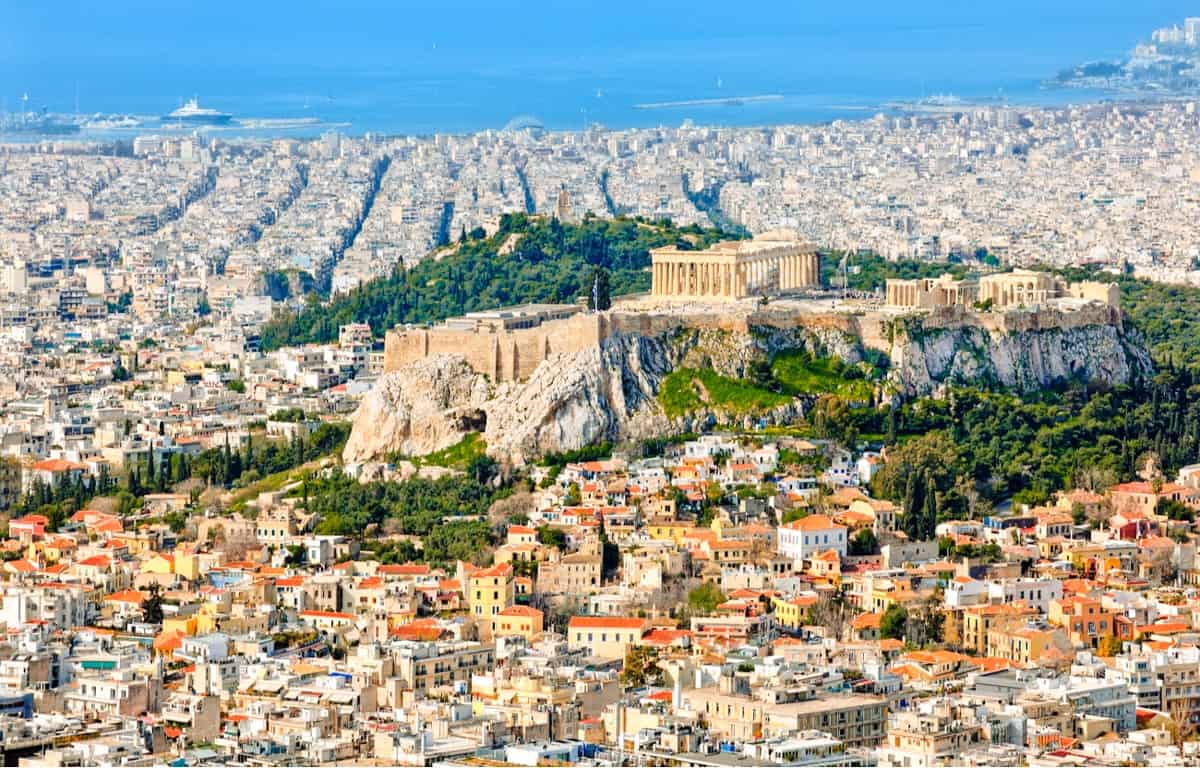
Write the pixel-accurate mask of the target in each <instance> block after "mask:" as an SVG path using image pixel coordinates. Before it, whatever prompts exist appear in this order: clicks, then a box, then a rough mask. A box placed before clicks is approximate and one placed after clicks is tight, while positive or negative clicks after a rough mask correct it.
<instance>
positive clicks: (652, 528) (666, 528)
mask: <svg viewBox="0 0 1200 768" xmlns="http://www.w3.org/2000/svg"><path fill="white" fill-rule="evenodd" d="M645 531H646V533H648V534H650V538H652V539H655V540H657V541H673V542H675V546H677V547H681V546H683V540H684V539H685V538H686V537H687V536H689V535H690V534H693V533H695V532H696V526H694V525H692V524H691V523H675V522H669V523H668V522H651V523H649V524H648V525H647V526H646V527H645Z"/></svg>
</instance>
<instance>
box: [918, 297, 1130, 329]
mask: <svg viewBox="0 0 1200 768" xmlns="http://www.w3.org/2000/svg"><path fill="white" fill-rule="evenodd" d="M923 325H924V326H925V328H927V329H930V330H932V329H935V328H937V329H947V330H952V329H955V328H971V327H974V328H980V329H982V330H985V331H988V332H989V333H1023V332H1026V331H1043V330H1070V329H1072V328H1084V327H1087V326H1090V325H1113V326H1116V327H1118V328H1120V327H1121V310H1119V309H1117V308H1116V307H1113V306H1109V305H1101V304H1097V303H1091V304H1085V305H1083V306H1081V307H1079V308H1077V309H1071V310H1069V311H1068V310H1062V309H1057V308H1052V307H1051V308H1044V309H1015V310H1009V311H998V312H972V311H969V310H967V309H965V308H963V307H942V308H939V309H937V310H935V311H934V312H932V313H930V314H929V315H928V316H927V317H925V318H924V320H923Z"/></svg>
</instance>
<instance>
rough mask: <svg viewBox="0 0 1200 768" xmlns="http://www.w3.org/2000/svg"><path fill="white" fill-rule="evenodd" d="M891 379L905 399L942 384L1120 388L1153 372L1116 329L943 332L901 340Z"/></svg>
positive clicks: (1135, 346) (1132, 343) (925, 332)
mask: <svg viewBox="0 0 1200 768" xmlns="http://www.w3.org/2000/svg"><path fill="white" fill-rule="evenodd" d="M891 360H892V370H891V372H890V378H891V380H892V382H893V383H894V384H895V386H896V388H897V390H898V391H899V392H901V393H902V394H904V395H906V396H919V395H925V394H929V393H930V392H932V391H933V390H934V389H936V388H937V387H939V386H941V385H942V384H966V385H971V386H999V387H1004V388H1007V389H1013V390H1017V391H1020V392H1029V391H1032V390H1036V389H1041V388H1045V387H1048V386H1051V385H1053V384H1055V383H1059V382H1063V381H1070V380H1076V381H1084V382H1091V381H1099V382H1104V383H1108V384H1117V383H1124V382H1128V381H1130V380H1131V379H1132V378H1134V376H1135V375H1137V374H1139V373H1145V372H1148V371H1150V370H1151V369H1152V364H1151V362H1150V358H1149V355H1147V354H1146V352H1145V350H1144V349H1143V348H1142V347H1141V346H1140V345H1139V344H1138V343H1136V341H1135V340H1134V339H1131V338H1130V337H1129V336H1126V335H1125V334H1124V333H1123V332H1122V331H1121V330H1120V329H1119V328H1117V327H1116V326H1112V325H1100V324H1097V325H1085V326H1080V327H1075V328H1049V329H1039V330H1029V331H1020V332H1015V333H1001V332H997V331H988V330H984V329H982V328H978V327H962V328H938V329H933V330H922V331H920V332H918V333H915V334H914V333H910V334H907V335H906V336H905V338H903V339H899V340H897V343H896V344H895V345H894V346H893V348H892V354H891Z"/></svg>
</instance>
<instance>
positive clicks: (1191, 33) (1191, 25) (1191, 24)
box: [1183, 16, 1200, 45]
mask: <svg viewBox="0 0 1200 768" xmlns="http://www.w3.org/2000/svg"><path fill="white" fill-rule="evenodd" d="M1183 38H1184V41H1185V42H1187V44H1188V45H1196V43H1197V42H1200V17H1197V16H1191V17H1189V18H1186V19H1184V20H1183Z"/></svg>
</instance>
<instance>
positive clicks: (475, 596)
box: [467, 563, 514, 639]
mask: <svg viewBox="0 0 1200 768" xmlns="http://www.w3.org/2000/svg"><path fill="white" fill-rule="evenodd" d="M467 581H468V584H467V603H468V605H469V606H470V609H471V615H472V616H474V617H475V621H476V622H477V623H478V625H479V633H480V636H481V637H483V638H484V639H491V631H492V617H494V616H495V615H497V614H498V613H500V612H501V611H503V610H504V609H505V608H509V607H511V606H512V605H513V599H514V584H513V568H512V566H511V565H509V564H508V563H504V564H502V565H497V566H493V567H492V568H486V569H484V570H482V571H476V572H475V573H473V574H471V575H470V576H469V577H468V579H467ZM485 635H486V637H485Z"/></svg>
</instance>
